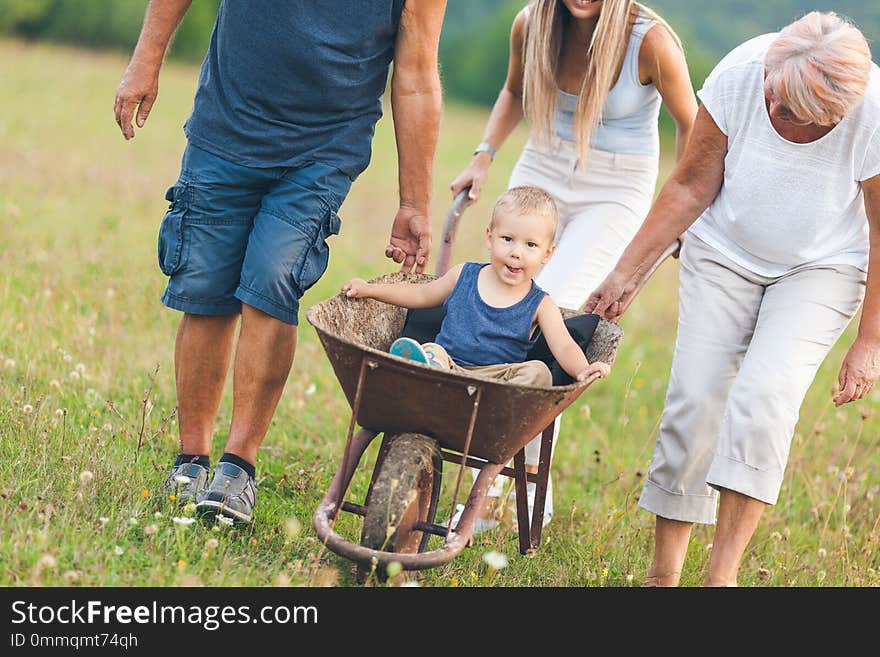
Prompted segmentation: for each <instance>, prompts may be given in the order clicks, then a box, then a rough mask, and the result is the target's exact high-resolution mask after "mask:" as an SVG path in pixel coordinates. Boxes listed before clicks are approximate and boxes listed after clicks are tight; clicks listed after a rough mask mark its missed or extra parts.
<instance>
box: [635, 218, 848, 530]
mask: <svg viewBox="0 0 880 657" xmlns="http://www.w3.org/2000/svg"><path fill="white" fill-rule="evenodd" d="M865 279H866V274H865V272H863V271H860V270H859V269H857V268H855V267H853V266H850V265H817V266H805V267H801V268H798V269H796V270H794V271H791V272H789V273H787V274H784V275H783V276H779V277H776V278H768V277H765V276H760V275H758V274H755V273H753V272H750V271H748V270H747V269H744V268H743V267H740V266H739V265H737V264H736V263H734V262H733V261H731V260H730V259H729V258H727V257H726V256H724V255H722V254H721V253H720V252H718V251H717V250H716V249H714V248H713V247H711V246H710V245H708V244H706V243H705V242H703V241H701V240H700V239H699V238H697V237H695V236H693V235H691V234H688V236H687V238H686V239H685V242H684V248H683V250H682V255H681V270H680V278H679V311H678V312H679V315H678V336H677V338H676V342H675V353H674V355H673V359H672V373H671V374H670V378H669V388H668V390H667V392H666V404H665V406H664V409H663V417H662V419H661V422H660V433H659V436H658V438H657V445H656V447H655V449H654V456H653V458H652V460H651V465H650V467H649V469H648V477H647V480H646V481H645V486H644V489H643V490H642V495H641V498H640V499H639V506H640V507H641V508H643V509H646V510H647V511H650V512H651V513H654V514H656V515H658V516H660V517H662V518H669V519H672V520H682V521H685V522H699V523H705V524H714V522H715V514H716V500H717V496H718V492H717V490H716V489H720V488H726V489H729V490H733V491H736V492H739V493H742V494H744V495H748V496H749V497H752V498H755V499H758V500H761V501H762V502H766V503H767V504H775V503H776V500H777V497H778V496H779V489H780V487H781V486H782V479H783V474H784V471H785V466H786V463H787V461H788V452H789V448H790V446H791V438H792V435H793V434H794V428H795V425H796V424H797V420H798V413H799V411H800V407H801V404H802V403H803V400H804V396H805V395H806V393H807V390H808V388H809V387H810V384H811V383H812V382H813V379H814V378H815V376H816V371H817V370H818V368H819V365H821V364H822V361H823V360H825V356H826V355H827V354H828V351H829V350H830V349H831V347H832V345H833V344H834V343H835V342H836V341H837V339H838V338H839V337H840V335H841V333H843V331H844V329H845V328H846V327H847V325H848V324H849V322H850V320H851V319H852V318H853V315H855V313H856V311H857V310H858V308H859V305H860V304H861V301H862V297H863V296H864V292H865ZM829 403H830V401H829Z"/></svg>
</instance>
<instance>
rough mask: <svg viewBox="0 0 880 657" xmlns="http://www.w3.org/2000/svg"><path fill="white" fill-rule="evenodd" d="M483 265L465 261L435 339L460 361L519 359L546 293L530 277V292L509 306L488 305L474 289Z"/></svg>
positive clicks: (523, 355)
mask: <svg viewBox="0 0 880 657" xmlns="http://www.w3.org/2000/svg"><path fill="white" fill-rule="evenodd" d="M485 266H486V263H479V262H466V263H465V264H464V267H463V268H462V270H461V274H460V275H459V277H458V281H457V282H456V284H455V288H453V290H452V293H451V294H450V295H449V296H448V297H447V299H446V301H445V302H444V303H443V307H444V308H446V317H444V318H443V324H442V325H441V326H440V333H438V334H437V338H436V340H435V342H436V343H437V344H439V345H440V346H441V347H443V348H444V349H446V353H448V354H449V356H450V357H451V358H452V360H454V361H455V362H456V363H457V364H459V365H498V364H501V363H522V362H523V361H524V360H525V359H526V354H528V352H529V349H531V348H532V346H534V344H535V339H536V338H537V335H536V336H534V337H532V336H531V335H530V334H531V332H532V324H533V323H534V321H535V313H537V312H538V306H539V305H540V303H541V301H542V300H543V298H544V296H546V294H547V293H546V292H545V291H544V290H542V289H541V288H540V287H538V285H537V284H536V283H535V282H534V281H532V289H531V290H529V293H528V294H527V295H526V296H525V297H523V298H522V299H521V300H519V301H517V302H516V303H515V304H513V305H512V306H508V307H507V308H496V307H495V306H490V305H489V304H487V303H486V302H485V301H483V299H482V297H480V292H479V290H478V289H477V277H478V276H479V275H480V270H481V269H482V268H483V267H485ZM535 333H536V334H537V331H536V332H535Z"/></svg>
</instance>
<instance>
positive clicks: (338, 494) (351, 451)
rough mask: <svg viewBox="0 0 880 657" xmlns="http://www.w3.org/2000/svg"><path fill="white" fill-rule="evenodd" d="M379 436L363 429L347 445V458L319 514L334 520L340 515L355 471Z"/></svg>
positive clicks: (329, 489) (328, 490)
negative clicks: (344, 496) (374, 439)
mask: <svg viewBox="0 0 880 657" xmlns="http://www.w3.org/2000/svg"><path fill="white" fill-rule="evenodd" d="M377 435H378V434H377V433H376V432H375V431H371V430H370V429H361V430H360V431H358V432H357V433H356V434H354V435H353V436H352V437H351V441H350V442H349V444H348V445H346V454H347V458H344V459H343V463H342V465H340V466H339V469H338V470H337V471H336V474H335V475H333V481H331V482H330V488H328V489H327V493H326V494H325V495H324V499H323V500H322V501H321V504H319V505H318V512H319V513H322V514H324V515H326V516H327V517H328V518H333V519H335V518H336V516H337V515H338V514H339V509H340V508H341V507H342V502H343V501H344V500H342V496H343V495H344V494H345V491H346V490H347V489H348V484H349V482H350V481H351V478H352V477H353V476H354V471H355V470H356V469H357V466H358V463H359V462H360V460H361V456H362V455H363V453H364V452H365V451H366V449H367V447H368V446H369V444H370V443H371V442H372V441H373V438H375V437H376V436H377ZM316 517H317V513H316Z"/></svg>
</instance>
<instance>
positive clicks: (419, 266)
mask: <svg viewBox="0 0 880 657" xmlns="http://www.w3.org/2000/svg"><path fill="white" fill-rule="evenodd" d="M430 253H431V219H430V217H428V215H427V213H424V212H420V211H419V210H415V209H414V208H409V207H404V206H401V208H400V209H399V210H398V211H397V216H395V217H394V223H393V224H392V225H391V239H389V240H388V246H386V247H385V257H386V258H391V259H392V260H394V262H396V263H398V264H401V267H400V269H401V271H407V272H411V271H412V268H413V265H415V268H416V273H417V274H422V273H424V271H425V266H426V265H427V264H428V256H429V255H430Z"/></svg>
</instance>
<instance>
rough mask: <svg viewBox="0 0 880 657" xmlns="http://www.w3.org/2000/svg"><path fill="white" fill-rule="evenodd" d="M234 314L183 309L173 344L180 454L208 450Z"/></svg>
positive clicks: (227, 368)
mask: <svg viewBox="0 0 880 657" xmlns="http://www.w3.org/2000/svg"><path fill="white" fill-rule="evenodd" d="M237 322H238V315H192V314H190V313H185V314H184V316H183V318H182V319H181V320H180V325H179V326H178V327H177V339H176V341H175V344H174V376H175V383H176V386H177V421H178V426H179V429H180V451H181V452H182V453H183V454H193V455H196V454H203V455H210V453H211V435H212V434H213V431H214V422H215V420H216V419H217V409H218V408H219V407H220V399H221V398H222V396H223V385H224V384H225V382H226V373H227V372H228V371H229V361H230V359H231V356H232V343H233V340H234V338H235V325H236V323H237Z"/></svg>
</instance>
